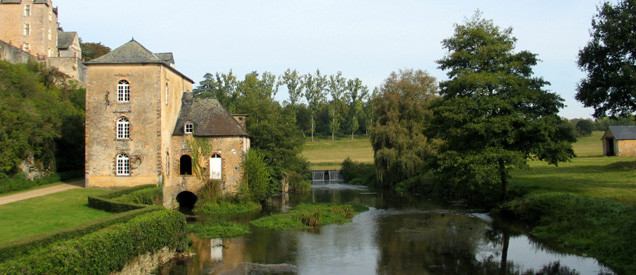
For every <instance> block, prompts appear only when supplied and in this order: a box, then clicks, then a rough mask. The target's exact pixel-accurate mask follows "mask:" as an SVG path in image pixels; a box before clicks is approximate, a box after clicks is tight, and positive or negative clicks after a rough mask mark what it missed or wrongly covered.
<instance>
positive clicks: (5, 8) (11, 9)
mask: <svg viewBox="0 0 636 275" xmlns="http://www.w3.org/2000/svg"><path fill="white" fill-rule="evenodd" d="M58 27H59V26H58V23H57V9H56V8H54V7H53V3H52V2H51V0H0V30H2V31H1V32H0V40H2V41H5V42H7V43H9V44H11V45H14V46H16V47H18V48H21V49H22V50H24V51H27V52H29V53H31V55H34V56H36V57H40V58H47V57H56V56H57V35H58V33H57V31H58Z"/></svg>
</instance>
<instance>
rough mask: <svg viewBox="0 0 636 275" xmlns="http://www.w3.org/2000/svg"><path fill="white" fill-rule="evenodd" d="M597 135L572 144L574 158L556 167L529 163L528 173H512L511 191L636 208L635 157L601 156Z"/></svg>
mask: <svg viewBox="0 0 636 275" xmlns="http://www.w3.org/2000/svg"><path fill="white" fill-rule="evenodd" d="M602 136H603V132H601V131H597V132H594V133H593V134H592V136H589V137H583V138H580V139H579V140H578V142H577V143H575V144H574V146H573V147H574V152H575V153H576V155H577V157H576V158H574V159H572V161H571V162H566V163H560V164H559V166H558V167H556V166H554V165H548V164H547V163H545V162H541V161H531V162H530V167H531V169H524V170H516V171H514V172H513V176H512V181H511V189H512V190H515V189H517V190H521V191H530V192H571V193H576V194H580V195H585V196H589V197H597V198H604V199H611V200H615V201H619V202H623V203H626V204H629V205H633V206H636V157H606V156H603V147H602V143H601V137H602Z"/></svg>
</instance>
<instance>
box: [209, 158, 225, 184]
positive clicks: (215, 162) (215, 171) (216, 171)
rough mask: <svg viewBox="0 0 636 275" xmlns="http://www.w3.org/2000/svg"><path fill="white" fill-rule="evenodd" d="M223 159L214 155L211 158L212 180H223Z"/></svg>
mask: <svg viewBox="0 0 636 275" xmlns="http://www.w3.org/2000/svg"><path fill="white" fill-rule="evenodd" d="M222 162H223V159H221V155H219V154H214V155H212V156H211V157H210V179H213V180H220V179H221V171H222V168H223V163H222Z"/></svg>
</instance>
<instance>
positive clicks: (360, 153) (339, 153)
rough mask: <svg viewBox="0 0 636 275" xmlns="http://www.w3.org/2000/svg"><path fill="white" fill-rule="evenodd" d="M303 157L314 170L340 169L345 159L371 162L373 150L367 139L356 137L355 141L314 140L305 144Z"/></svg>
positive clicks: (341, 139) (347, 139)
mask: <svg viewBox="0 0 636 275" xmlns="http://www.w3.org/2000/svg"><path fill="white" fill-rule="evenodd" d="M302 155H303V157H305V158H307V160H308V161H309V162H310V168H311V169H314V170H323V169H324V170H327V169H340V164H342V161H344V160H345V159H346V158H347V157H350V158H351V159H352V160H354V161H358V162H373V149H372V148H371V142H370V141H369V137H366V136H357V137H356V139H354V140H351V139H350V138H339V139H336V140H334V141H332V140H331V138H328V139H314V141H313V142H312V141H311V140H308V141H307V142H305V148H304V150H303V153H302Z"/></svg>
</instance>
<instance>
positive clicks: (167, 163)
mask: <svg viewBox="0 0 636 275" xmlns="http://www.w3.org/2000/svg"><path fill="white" fill-rule="evenodd" d="M166 174H167V175H170V153H168V152H166Z"/></svg>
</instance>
